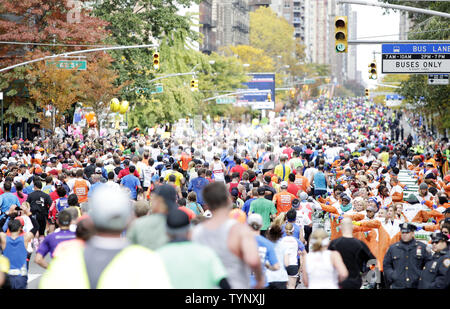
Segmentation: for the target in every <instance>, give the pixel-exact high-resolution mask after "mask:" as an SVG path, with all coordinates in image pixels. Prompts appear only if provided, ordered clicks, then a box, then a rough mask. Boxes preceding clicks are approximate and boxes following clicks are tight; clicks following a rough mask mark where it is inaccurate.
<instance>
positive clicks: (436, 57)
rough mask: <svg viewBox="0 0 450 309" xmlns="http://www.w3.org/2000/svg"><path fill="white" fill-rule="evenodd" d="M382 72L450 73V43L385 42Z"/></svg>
mask: <svg viewBox="0 0 450 309" xmlns="http://www.w3.org/2000/svg"><path fill="white" fill-rule="evenodd" d="M381 57H382V64H381V73H383V74H430V73H450V44H449V43H443V44H430V43H423V44H419V43H417V44H401V43H399V44H383V45H382V56H381Z"/></svg>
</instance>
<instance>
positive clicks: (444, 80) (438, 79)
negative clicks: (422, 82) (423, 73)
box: [428, 74, 448, 85]
mask: <svg viewBox="0 0 450 309" xmlns="http://www.w3.org/2000/svg"><path fill="white" fill-rule="evenodd" d="M428 85H448V74H428Z"/></svg>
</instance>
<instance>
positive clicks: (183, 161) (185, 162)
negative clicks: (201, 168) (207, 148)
mask: <svg viewBox="0 0 450 309" xmlns="http://www.w3.org/2000/svg"><path fill="white" fill-rule="evenodd" d="M180 161H181V168H182V169H183V171H187V169H188V167H189V162H191V161H192V158H191V156H188V155H187V154H186V153H183V154H182V155H181V158H180Z"/></svg>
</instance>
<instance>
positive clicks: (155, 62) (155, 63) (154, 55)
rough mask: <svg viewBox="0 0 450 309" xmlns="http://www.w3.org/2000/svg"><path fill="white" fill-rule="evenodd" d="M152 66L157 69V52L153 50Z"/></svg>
mask: <svg viewBox="0 0 450 309" xmlns="http://www.w3.org/2000/svg"><path fill="white" fill-rule="evenodd" d="M153 68H154V69H155V70H159V53H158V52H155V53H154V54H153Z"/></svg>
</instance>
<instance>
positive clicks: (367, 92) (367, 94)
mask: <svg viewBox="0 0 450 309" xmlns="http://www.w3.org/2000/svg"><path fill="white" fill-rule="evenodd" d="M365 91H366V97H369V96H370V93H369V89H367V88H366V90H365Z"/></svg>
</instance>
